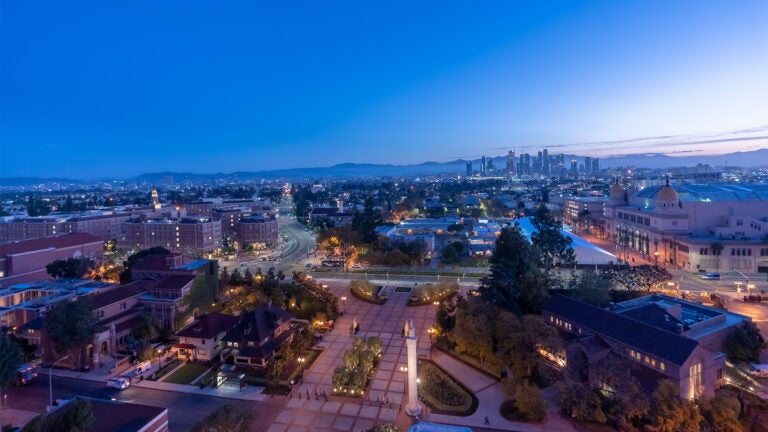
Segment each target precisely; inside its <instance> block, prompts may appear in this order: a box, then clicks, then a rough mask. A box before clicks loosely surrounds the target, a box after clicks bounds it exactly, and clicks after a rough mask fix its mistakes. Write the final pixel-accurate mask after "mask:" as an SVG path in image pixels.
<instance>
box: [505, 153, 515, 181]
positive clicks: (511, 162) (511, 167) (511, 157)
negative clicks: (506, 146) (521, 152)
mask: <svg viewBox="0 0 768 432" xmlns="http://www.w3.org/2000/svg"><path fill="white" fill-rule="evenodd" d="M507 175H509V176H512V177H514V176H515V151H514V150H510V151H509V154H508V155H507Z"/></svg>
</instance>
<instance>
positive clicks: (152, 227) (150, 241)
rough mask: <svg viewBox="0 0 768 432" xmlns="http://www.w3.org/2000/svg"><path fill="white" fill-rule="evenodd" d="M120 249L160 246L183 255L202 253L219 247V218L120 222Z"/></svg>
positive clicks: (220, 240) (201, 217) (138, 219)
mask: <svg viewBox="0 0 768 432" xmlns="http://www.w3.org/2000/svg"><path fill="white" fill-rule="evenodd" d="M123 226H124V228H125V238H124V239H121V242H120V243H119V244H118V245H119V246H120V247H121V248H123V249H128V250H137V251H138V250H142V249H149V248H151V247H155V246H160V247H164V248H166V249H168V250H169V251H171V252H180V253H183V254H184V255H187V256H202V255H203V254H207V253H211V252H213V251H215V250H217V249H219V248H221V242H222V231H221V221H218V220H211V219H209V218H207V217H203V216H200V217H182V218H158V219H148V218H135V219H130V220H128V221H126V222H125V224H124V225H123Z"/></svg>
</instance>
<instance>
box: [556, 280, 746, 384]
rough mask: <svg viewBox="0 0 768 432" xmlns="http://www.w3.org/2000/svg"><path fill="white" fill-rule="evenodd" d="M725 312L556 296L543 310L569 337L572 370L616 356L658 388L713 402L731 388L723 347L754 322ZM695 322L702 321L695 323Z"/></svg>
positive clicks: (680, 303)
mask: <svg viewBox="0 0 768 432" xmlns="http://www.w3.org/2000/svg"><path fill="white" fill-rule="evenodd" d="M643 299H644V300H643ZM721 312H722V313H720V312H718V311H717V310H716V309H714V308H707V307H705V306H701V305H698V304H696V303H691V302H687V301H685V300H680V299H674V298H672V297H667V296H658V295H655V296H646V297H641V298H640V299H635V300H630V301H628V302H624V303H619V304H618V305H615V306H614V308H613V309H601V308H598V307H595V306H592V305H589V304H586V303H583V302H581V301H579V300H576V299H573V298H571V297H566V296H563V295H555V296H552V297H550V298H549V299H548V300H547V302H546V303H545V304H544V306H542V315H543V318H544V320H545V321H546V322H547V323H548V324H550V325H552V326H554V327H556V328H558V329H559V330H560V331H561V332H562V333H564V334H565V335H567V336H568V339H569V344H568V345H569V349H568V350H567V354H566V356H567V358H566V364H567V367H576V368H578V367H581V366H582V365H581V364H579V363H580V361H579V359H586V360H587V361H588V362H589V363H590V364H594V363H596V362H597V361H598V360H600V359H602V358H603V357H605V355H606V354H607V353H609V352H610V353H614V354H617V355H619V356H620V357H622V358H624V359H627V360H629V364H630V365H631V367H632V368H633V369H634V370H636V371H637V372H638V373H637V374H636V375H638V376H643V377H644V378H647V377H649V376H654V377H655V380H650V381H653V382H652V384H653V385H655V383H656V382H657V381H658V380H659V379H662V378H666V379H668V380H669V381H671V382H672V383H673V384H675V385H676V386H677V387H678V388H679V390H680V396H681V397H682V398H686V399H696V398H700V397H704V398H710V397H713V396H714V394H715V390H716V389H717V388H719V387H720V386H722V385H724V384H725V355H724V354H723V353H722V351H721V348H722V346H723V345H724V343H721V341H724V339H725V338H726V337H727V335H728V334H730V331H732V330H733V329H734V328H735V326H737V325H739V324H741V323H743V322H744V321H746V320H749V318H748V317H744V316H741V315H738V314H733V313H730V312H728V313H727V314H728V315H727V316H726V315H723V314H725V313H726V312H724V311H721ZM692 316H697V317H699V318H698V319H697V320H696V319H694V320H693V321H691V319H692V318H691V317H692ZM641 381H642V380H641ZM648 381H649V380H646V382H648ZM641 384H642V382H641ZM647 390H649V391H650V390H652V388H647Z"/></svg>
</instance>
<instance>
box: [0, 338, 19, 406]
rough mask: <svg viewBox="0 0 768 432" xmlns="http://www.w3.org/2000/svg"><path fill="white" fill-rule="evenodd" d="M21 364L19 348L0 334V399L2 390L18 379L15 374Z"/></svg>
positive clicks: (0, 398)
mask: <svg viewBox="0 0 768 432" xmlns="http://www.w3.org/2000/svg"><path fill="white" fill-rule="evenodd" d="M19 364H21V349H19V346H18V345H16V343H15V342H14V341H12V340H11V339H10V338H9V337H8V336H6V335H0V400H2V390H3V389H5V387H6V386H7V385H8V384H10V383H15V382H16V380H17V379H18V378H17V376H16V374H17V372H18V370H19Z"/></svg>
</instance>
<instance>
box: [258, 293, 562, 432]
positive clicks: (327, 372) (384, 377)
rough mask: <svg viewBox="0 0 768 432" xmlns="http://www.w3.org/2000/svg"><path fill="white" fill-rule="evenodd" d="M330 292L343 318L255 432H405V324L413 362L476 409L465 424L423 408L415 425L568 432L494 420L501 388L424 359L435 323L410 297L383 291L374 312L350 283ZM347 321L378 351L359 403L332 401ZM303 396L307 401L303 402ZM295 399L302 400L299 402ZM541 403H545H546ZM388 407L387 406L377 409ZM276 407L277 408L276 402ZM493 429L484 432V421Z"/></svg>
mask: <svg viewBox="0 0 768 432" xmlns="http://www.w3.org/2000/svg"><path fill="white" fill-rule="evenodd" d="M324 282H326V283H328V285H329V289H330V290H331V292H333V293H334V294H336V295H337V296H342V295H344V296H346V297H347V300H346V302H344V303H346V304H344V305H342V306H341V307H342V308H343V310H344V311H345V314H344V315H343V316H342V317H340V318H339V319H338V320H337V322H336V324H335V329H334V330H333V331H332V332H330V333H329V334H327V335H326V336H325V338H324V339H323V341H322V342H321V343H320V344H319V345H320V347H322V348H323V349H324V351H323V353H322V354H321V355H320V356H319V357H318V359H317V360H316V361H315V362H314V363H313V364H312V366H310V367H309V369H308V370H307V371H306V372H305V373H304V381H303V382H301V383H299V384H297V385H296V386H294V392H293V396H292V397H284V398H283V397H281V396H273V397H272V398H271V399H273V400H274V399H275V398H282V399H284V400H285V402H284V406H283V409H282V410H280V412H279V413H277V414H276V415H275V414H273V413H269V414H268V415H266V416H260V418H259V419H258V420H257V422H258V423H259V425H258V426H259V427H257V428H256V429H257V430H264V429H262V428H266V430H267V431H268V432H284V431H290V432H309V431H318V432H325V431H360V430H363V429H366V428H368V427H370V426H371V425H373V424H374V423H379V422H394V423H395V424H397V425H398V427H399V428H400V429H401V430H403V431H406V430H407V428H408V427H409V426H410V425H412V424H413V422H414V420H413V419H412V418H410V417H409V416H407V415H406V414H405V413H404V409H403V410H402V411H401V409H400V407H401V405H402V407H403V408H404V407H405V404H406V402H407V400H405V397H404V393H405V390H406V389H405V374H404V373H403V372H400V367H401V366H406V364H407V352H406V347H405V340H404V339H403V337H402V329H403V324H404V322H405V320H406V319H408V320H413V323H414V326H415V327H416V331H417V332H418V335H419V343H418V354H419V356H420V357H431V358H432V359H433V360H434V361H435V362H436V363H438V364H440V365H441V366H442V367H443V368H444V369H446V370H448V371H449V372H450V373H451V374H452V375H453V376H455V377H456V378H457V379H458V380H460V381H461V382H462V383H463V384H464V385H465V386H467V387H468V388H469V389H471V390H472V391H475V392H476V393H477V397H478V399H479V400H480V405H479V408H478V410H477V412H476V413H475V414H473V415H471V416H468V417H458V416H446V415H437V414H430V412H429V409H428V408H426V407H425V408H424V412H423V415H422V418H421V420H425V421H431V422H436V423H445V424H454V425H462V426H469V427H476V428H483V430H491V429H496V430H514V431H536V432H538V431H545V430H547V431H550V430H551V431H563V432H566V431H567V432H570V431H574V430H575V429H573V427H572V426H571V425H570V423H569V422H567V421H566V420H565V419H563V418H561V417H560V416H559V415H558V414H557V412H556V411H557V410H556V409H552V410H550V413H549V416H548V420H547V422H546V423H545V424H544V425H528V424H524V423H514V422H509V421H507V420H505V419H503V418H502V417H501V416H500V415H499V413H498V406H499V404H500V403H501V401H502V400H503V396H502V394H501V386H500V385H499V384H498V383H497V382H496V381H495V380H493V379H491V378H489V377H487V376H486V375H484V374H482V373H480V372H478V371H476V370H474V369H473V368H471V367H468V366H466V365H464V364H463V363H461V362H459V361H457V360H455V359H453V358H452V357H450V356H447V355H445V354H442V353H439V352H438V351H437V350H434V351H432V352H431V353H430V335H429V332H428V330H429V328H430V327H431V326H432V325H434V323H435V307H434V306H432V305H428V306H418V307H407V306H406V304H407V303H408V298H409V297H410V293H394V290H388V294H389V300H388V301H387V302H386V303H385V304H384V305H381V306H379V305H373V304H370V303H366V302H363V301H360V300H358V299H356V298H355V297H354V296H352V295H351V294H350V293H349V288H348V282H346V281H344V282H341V281H334V280H332V279H328V280H324ZM353 319H357V322H358V324H359V325H360V332H359V333H358V335H357V336H361V337H369V336H378V337H379V338H381V340H382V342H383V345H384V348H383V351H382V358H381V362H380V363H379V366H378V367H377V369H376V373H375V375H374V378H373V381H372V382H371V385H370V386H369V394H368V395H366V397H365V398H364V399H362V400H359V399H352V398H338V397H332V396H330V393H331V390H332V381H331V377H332V374H333V369H334V368H336V367H338V366H341V365H343V364H344V360H343V356H344V351H346V350H347V349H349V348H351V346H352V343H351V340H352V336H351V335H350V332H349V328H350V327H351V325H352V321H353ZM315 391H317V392H318V394H320V395H322V393H323V391H325V393H326V394H327V395H328V399H329V400H328V401H326V400H325V399H324V398H323V397H322V396H320V397H319V398H318V399H319V400H316V399H315ZM307 392H309V395H310V398H309V399H307V397H306V395H307ZM299 393H301V394H302V396H301V399H299V397H298V394H299ZM545 396H546V395H545ZM383 401H386V402H383ZM274 402H277V401H274ZM485 416H487V417H488V418H489V419H490V422H491V425H490V427H489V426H483V420H484V417H485Z"/></svg>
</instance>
